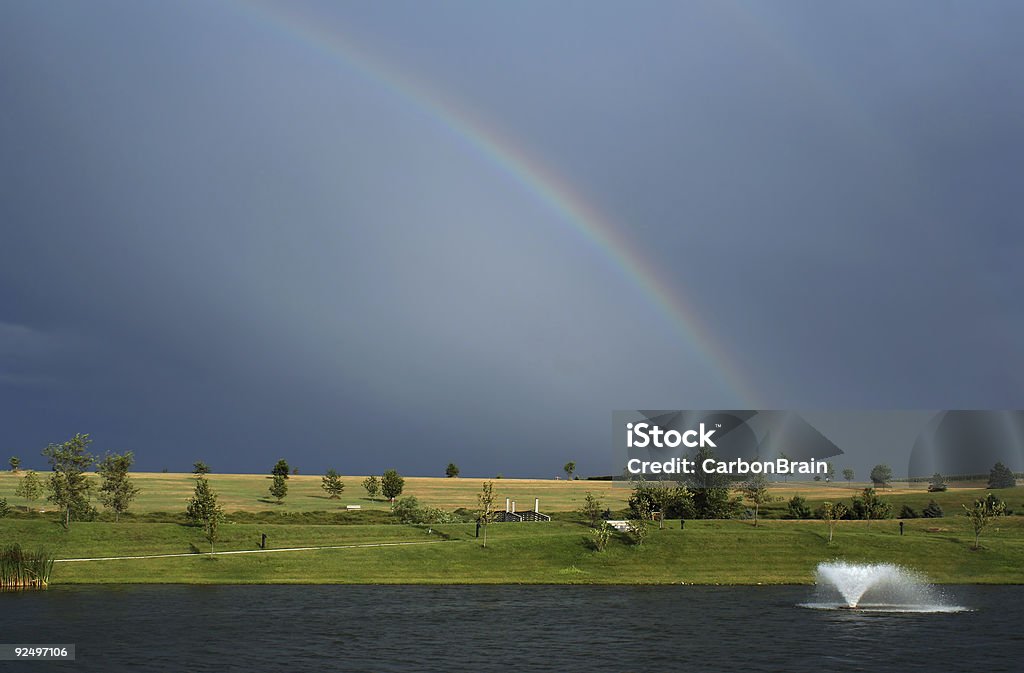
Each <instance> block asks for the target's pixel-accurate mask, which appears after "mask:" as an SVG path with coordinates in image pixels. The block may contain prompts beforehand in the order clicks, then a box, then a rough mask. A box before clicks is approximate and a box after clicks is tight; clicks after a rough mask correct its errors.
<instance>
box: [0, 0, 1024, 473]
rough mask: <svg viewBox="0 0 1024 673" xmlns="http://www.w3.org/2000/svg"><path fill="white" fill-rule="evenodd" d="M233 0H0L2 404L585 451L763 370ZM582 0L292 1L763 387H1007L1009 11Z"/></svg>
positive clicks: (170, 444) (530, 461) (87, 427)
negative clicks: (496, 157) (694, 313)
mask: <svg viewBox="0 0 1024 673" xmlns="http://www.w3.org/2000/svg"><path fill="white" fill-rule="evenodd" d="M239 7H240V6H236V5H231V4H222V5H221V4H219V5H210V4H208V3H203V4H188V3H186V4H183V5H176V6H174V7H170V6H164V5H157V4H153V5H135V4H128V5H126V4H118V3H112V4H103V3H99V4H90V5H88V6H83V5H77V4H66V5H65V4H57V3H47V4H45V5H38V4H33V3H24V4H14V3H10V4H7V5H5V6H4V7H3V9H2V10H0V13H2V14H3V19H4V20H3V21H0V87H2V88H3V91H4V94H5V95H4V100H5V107H4V109H3V111H2V112H0V141H2V146H3V148H4V151H3V154H2V156H0V176H2V178H3V179H2V182H0V197H2V198H0V223H2V242H0V281H2V283H3V288H4V291H3V294H2V296H0V402H2V403H3V405H4V408H5V414H6V415H5V423H4V433H5V436H4V437H3V439H2V440H0V441H2V442H6V443H7V444H9V445H10V447H9V448H11V449H12V450H17V451H19V452H21V453H22V454H25V457H28V456H29V455H30V454H33V453H35V448H40V447H41V446H43V445H45V443H46V442H48V441H54V440H57V439H60V438H61V437H63V436H65V435H69V434H71V433H73V432H76V431H91V432H93V433H94V435H95V436H96V438H97V441H98V444H99V448H132V449H135V450H136V452H137V454H138V456H139V461H140V465H141V466H142V467H144V468H149V469H159V468H160V467H164V466H168V467H170V468H172V469H183V468H185V467H186V466H188V465H189V464H190V463H191V462H192V461H193V460H195V459H196V458H200V457H203V458H205V459H207V460H208V462H210V463H212V464H214V466H215V468H216V469H223V470H229V469H230V470H258V469H263V468H264V467H267V466H269V465H270V464H271V463H272V462H273V460H275V459H276V458H278V457H280V456H287V457H288V458H289V460H290V461H292V462H295V463H296V464H298V465H299V466H300V467H301V468H303V469H305V471H315V470H320V469H324V468H326V467H328V466H332V465H333V466H335V467H337V468H338V469H339V470H342V471H346V472H359V471H371V470H372V471H377V470H380V469H383V468H386V467H388V466H396V467H399V468H400V469H402V470H404V471H407V472H410V473H423V474H429V473H435V472H438V471H439V470H440V469H441V467H442V466H443V465H444V464H446V463H447V462H448V461H449V460H455V461H456V462H458V463H459V464H460V466H462V468H463V473H464V474H481V475H488V474H493V473H496V472H503V473H504V474H506V475H507V476H512V475H514V474H524V475H547V474H548V473H554V472H556V471H557V468H558V466H560V465H561V464H562V463H564V462H565V460H569V459H576V460H577V461H578V462H579V463H580V465H581V469H582V470H583V471H584V472H592V473H598V472H609V471H611V470H612V469H613V466H612V465H611V464H610V459H611V452H610V449H609V438H608V434H607V428H608V420H609V414H610V411H611V410H612V409H616V408H644V407H650V408H678V407H689V408H722V407H728V406H734V405H736V404H739V403H741V400H740V395H739V394H738V393H737V392H736V391H733V390H730V389H729V388H728V387H727V385H725V384H724V383H723V382H722V380H721V377H720V372H718V371H717V370H716V364H715V363H714V362H713V361H711V360H709V358H708V357H707V356H706V354H703V353H700V352H697V351H695V350H694V349H693V347H692V345H691V344H690V343H688V342H687V340H686V339H685V338H682V337H681V335H680V334H679V333H678V332H677V331H674V329H673V328H672V326H671V324H670V322H669V321H667V320H666V319H665V317H664V316H663V315H659V314H658V312H657V311H656V310H655V309H653V308H652V306H651V304H650V302H649V300H648V299H645V298H644V297H643V296H641V294H640V293H639V292H638V290H637V289H636V287H635V286H633V285H631V284H630V283H629V282H628V279H626V278H624V276H623V275H622V272H621V269H620V268H618V267H617V266H616V264H615V263H613V262H611V261H610V260H609V259H607V258H606V257H604V256H603V255H602V254H601V253H600V251H599V250H598V249H596V248H595V247H594V246H593V245H591V244H590V243H588V242H587V241H586V240H585V238H583V237H580V236H578V235H574V234H571V233H570V232H569V229H568V228H567V227H566V224H565V222H564V221H562V220H560V218H559V216H558V215H557V214H556V213H554V212H552V211H551V209H550V208H547V207H545V206H544V204H543V203H541V202H540V201H539V200H538V199H537V198H536V197H535V196H534V195H531V194H529V193H528V192H527V191H526V190H524V189H523V188H522V187H521V186H519V185H517V184H516V183H515V182H514V181H512V180H510V179H509V177H508V175H507V174H505V173H503V172H502V171H501V170H499V169H498V168H497V167H496V166H495V165H494V164H492V163H489V162H488V161H487V160H486V159H485V158H483V157H482V156H480V155H479V154H478V153H476V152H475V151H474V150H473V149H472V148H471V147H470V146H468V145H467V144H465V143H463V142H461V141H459V140H458V138H457V135H456V134H453V133H452V132H451V131H450V130H447V129H445V128H444V127H443V126H441V125H438V124H437V123H436V122H434V121H431V120H430V119H429V115H424V114H423V113H422V110H420V109H418V108H416V107H415V106H413V105H410V103H409V101H408V100H404V99H402V98H401V97H400V96H396V95H394V93H393V92H389V91H388V90H387V89H386V88H383V87H380V86H376V85H375V84H374V83H373V82H372V81H369V80H367V78H366V77H365V76H363V75H360V74H359V73H358V72H357V71H355V70H353V69H352V68H350V67H347V66H346V65H345V63H344V62H343V61H342V62H339V61H337V60H333V59H332V58H331V57H329V56H327V55H325V54H323V53H322V52H318V51H317V50H316V49H314V48H312V47H311V46H310V45H308V44H305V45H304V44H303V43H302V40H301V39H299V40H296V39H294V37H295V36H294V35H292V36H291V37H289V34H288V33H287V32H286V31H285V30H284V29H283V28H281V27H280V26H278V27H275V26H273V25H272V23H268V22H267V21H262V20H254V16H260V15H259V14H258V13H257V14H254V13H253V12H252V11H250V10H240V9H239ZM586 7H587V10H588V11H582V6H580V7H576V6H573V5H571V4H567V5H561V6H558V7H543V8H541V6H539V5H538V6H530V7H529V8H526V7H519V8H515V7H511V6H509V7H504V6H500V5H496V6H481V5H476V4H473V5H470V4H466V5H433V6H423V5H420V4H416V3H412V4H409V5H396V4H387V5H374V6H370V7H367V6H355V5H351V6H347V5H343V6H338V5H336V4H333V3H331V4H325V5H322V6H318V5H311V6H309V7H300V8H299V9H298V10H296V11H298V12H299V13H300V14H302V13H304V12H308V15H307V18H309V19H310V20H313V21H319V22H322V23H323V24H324V25H336V26H337V27H338V28H339V29H343V30H344V31H345V33H346V34H347V35H350V36H351V37H352V38H353V39H355V40H357V41H358V42H359V43H360V44H361V45H362V47H363V48H364V50H365V51H366V52H367V53H369V54H372V55H373V56H374V58H378V59H380V61H381V62H387V63H389V64H390V65H391V67H394V68H396V69H398V70H401V71H403V72H406V73H408V74H409V75H410V76H412V77H416V78H419V80H420V81H422V82H423V83H424V85H425V86H426V88H428V89H435V90H437V91H439V92H443V94H444V95H445V96H446V97H448V98H450V99H451V100H453V101H455V102H456V104H457V105H461V106H465V108H466V109H468V110H471V111H472V112H473V113H474V114H475V115H476V116H478V117H480V118H482V119H485V120H487V123H488V124H489V125H492V126H493V127H494V128H496V129H498V130H500V131H501V133H502V134H503V135H504V136H506V137H509V138H513V139H514V141H515V142H516V143H517V144H519V145H520V146H521V147H522V148H524V149H525V150H526V151H528V152H529V153H532V154H535V155H537V156H540V157H542V158H543V160H544V161H545V162H547V163H548V164H550V165H551V166H553V167H554V168H555V169H556V170H557V171H558V172H559V173H561V174H562V175H564V176H565V177H566V179H567V180H568V181H569V182H571V183H572V184H574V185H576V186H577V187H578V188H579V189H580V190H581V192H582V193H584V194H587V195H588V197H589V198H590V199H591V201H592V202H593V205H594V206H595V207H597V208H599V209H601V210H603V211H605V212H606V213H607V214H608V215H609V217H610V218H611V219H612V220H613V221H614V222H615V223H616V226H617V227H619V230H620V231H621V232H625V233H628V235H629V237H631V238H632V239H633V240H635V241H637V242H638V247H640V248H642V249H643V251H644V255H645V256H646V257H647V258H648V259H649V260H650V261H651V263H652V264H653V265H654V266H655V267H656V268H657V269H658V270H659V274H660V275H662V276H663V277H665V278H667V279H669V282H670V284H672V285H674V286H675V287H676V288H677V289H678V290H679V291H680V292H685V293H686V294H687V295H689V296H690V297H691V298H692V299H693V302H694V304H695V305H696V306H697V307H698V309H699V312H700V313H701V314H702V315H703V316H704V318H705V320H706V321H707V322H708V323H709V324H710V325H711V327H712V331H713V332H714V334H715V335H716V340H717V341H719V342H720V346H721V347H722V349H723V350H724V351H726V352H728V353H730V357H731V358H732V359H734V360H735V361H736V362H737V363H738V364H739V366H740V368H741V369H743V370H744V371H746V372H747V375H748V377H749V378H750V379H751V380H752V381H753V382H754V384H755V387H756V388H757V389H758V390H759V391H760V397H761V399H759V400H757V402H758V403H759V404H760V405H761V406H762V407H775V408H779V407H799V408H808V407H829V406H843V405H856V406H860V407H875V406H882V407H927V408H945V407H951V406H970V407H982V406H995V407H1004V408H1005V407H1015V406H1020V404H1021V401H1022V400H1021V399H1020V397H1019V390H1020V383H1021V378H1020V377H1021V375H1020V374H1019V372H1020V371H1021V367H1020V365H1021V364H1024V362H1022V356H1021V350H1020V348H1019V345H1018V343H1019V340H1017V339H1015V338H1014V335H1016V334H1019V332H1020V328H1021V327H1022V326H1024V325H1022V324H1021V323H1022V319H1021V315H1020V311H1019V308H1018V306H1019V301H1017V297H1019V296H1020V294H1021V289H1022V288H1021V276H1020V274H1019V271H1018V269H1017V266H1018V264H1017V261H1018V260H1019V258H1020V253H1021V252H1022V251H1024V239H1022V236H1021V233H1020V231H1019V228H1018V227H1017V226H1016V223H1017V222H1018V221H1019V220H1020V215H1021V213H1020V201H1019V197H1018V196H1017V195H1016V184H1015V180H1014V176H1015V175H1020V174H1021V170H1020V169H1021V168H1022V167H1021V166H1020V157H1021V156H1022V154H1021V152H1020V149H1021V131H1022V129H1021V127H1020V126H1021V121H1020V120H1021V119H1024V117H1022V116H1021V115H1020V114H1019V113H1020V111H1021V103H1022V102H1024V92H1022V89H1021V86H1020V84H1019V83H1018V79H1017V78H1016V77H1015V74H1014V73H1015V71H1014V67H1013V64H1014V63H1017V62H1020V60H1021V57H1022V56H1024V54H1021V53H1020V51H1021V50H1022V47H1021V46H1020V44H1019V41H1018V40H1014V39H1010V37H1011V36H1010V34H1009V33H1008V30H1009V29H1008V26H1010V25H1013V19H1014V15H1015V14H1017V13H1019V11H1020V10H1019V9H1017V8H1015V7H1014V6H1013V5H1002V4H996V3H993V4H990V5H986V6H984V7H982V8H968V7H965V6H959V7H958V6H952V7H950V8H946V10H931V9H929V8H930V7H931V6H930V5H923V4H921V5H914V6H913V7H912V9H913V10H914V11H911V8H910V6H909V5H908V6H900V7H899V8H895V9H892V10H891V11H888V12H887V13H886V15H885V16H881V14H880V12H879V11H878V10H874V11H870V10H861V9H855V8H827V7H818V6H817V5H807V6H802V7H801V9H800V11H797V10H796V9H788V10H786V11H782V10H781V9H779V10H775V11H771V10H770V9H769V8H767V7H764V6H761V5H720V4H719V3H705V4H698V3H687V4H686V5H678V6H672V5H667V6H647V7H644V8H642V9H626V8H623V7H619V8H614V7H612V6H610V5H609V6H595V5H593V4H592V3H587V5H586ZM276 11H277V10H275V9H273V8H272V9H271V11H270V15H271V16H272V15H274V12H276ZM944 11H948V16H947V14H945V13H943V12H944ZM1016 18H1020V17H1016ZM469 54H471V55H472V58H469V57H467V55H469ZM0 446H4V445H2V444H0ZM36 460H38V459H36ZM869 460H870V458H869V457H865V458H863V461H864V462H865V463H867V462H869ZM858 467H861V466H860V465H858Z"/></svg>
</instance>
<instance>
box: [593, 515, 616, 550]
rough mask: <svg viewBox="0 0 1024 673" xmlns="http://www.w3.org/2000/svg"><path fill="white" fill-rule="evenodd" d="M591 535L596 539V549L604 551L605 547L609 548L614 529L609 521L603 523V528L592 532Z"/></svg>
mask: <svg viewBox="0 0 1024 673" xmlns="http://www.w3.org/2000/svg"><path fill="white" fill-rule="evenodd" d="M591 535H592V536H593V538H594V549H596V550H597V551H604V550H605V547H607V546H608V542H609V541H610V540H611V539H612V527H611V526H610V525H609V524H608V522H607V521H602V522H601V527H600V528H595V529H594V530H592V531H591Z"/></svg>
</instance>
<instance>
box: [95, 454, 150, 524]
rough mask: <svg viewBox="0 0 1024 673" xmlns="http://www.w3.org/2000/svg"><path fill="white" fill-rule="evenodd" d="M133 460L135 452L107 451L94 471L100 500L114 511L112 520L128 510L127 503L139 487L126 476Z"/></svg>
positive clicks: (128, 503)
mask: <svg viewBox="0 0 1024 673" xmlns="http://www.w3.org/2000/svg"><path fill="white" fill-rule="evenodd" d="M134 462H135V454H133V453H132V452H131V451H126V452H125V453H123V454H121V455H118V454H116V453H108V454H107V455H106V456H105V457H104V458H103V460H101V461H100V462H99V463H98V464H97V469H96V471H97V472H99V475H100V479H101V480H102V482H101V484H100V493H99V497H100V502H102V503H103V506H104V507H106V508H107V509H109V510H111V511H113V512H114V521H117V520H118V519H120V518H121V515H122V514H124V513H125V512H127V511H128V507H129V505H131V502H132V500H134V499H135V496H137V495H138V494H139V489H138V488H136V486H135V485H134V484H132V480H131V479H129V478H128V469H129V468H130V467H131V466H132V463H134Z"/></svg>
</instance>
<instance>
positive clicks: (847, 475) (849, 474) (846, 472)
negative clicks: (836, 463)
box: [843, 467, 854, 483]
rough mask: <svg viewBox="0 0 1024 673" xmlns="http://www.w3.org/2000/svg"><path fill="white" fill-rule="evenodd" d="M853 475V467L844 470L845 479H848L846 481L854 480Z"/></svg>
mask: <svg viewBox="0 0 1024 673" xmlns="http://www.w3.org/2000/svg"><path fill="white" fill-rule="evenodd" d="M853 477H854V471H853V468H852V467H847V468H845V469H844V470H843V479H845V480H846V483H850V482H851V481H853Z"/></svg>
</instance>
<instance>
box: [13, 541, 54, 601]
mask: <svg viewBox="0 0 1024 673" xmlns="http://www.w3.org/2000/svg"><path fill="white" fill-rule="evenodd" d="M52 570H53V555H52V554H50V553H48V552H45V551H36V552H29V551H25V550H24V549H22V548H21V545H18V544H14V545H11V546H9V547H5V548H3V549H0V590H6V589H45V588H46V585H47V584H48V583H49V582H50V571H52Z"/></svg>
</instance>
